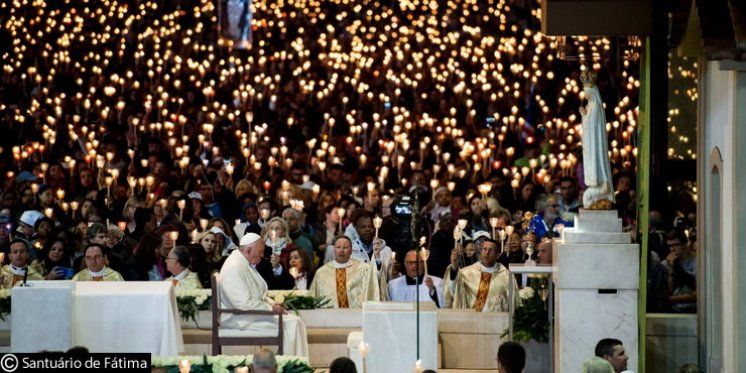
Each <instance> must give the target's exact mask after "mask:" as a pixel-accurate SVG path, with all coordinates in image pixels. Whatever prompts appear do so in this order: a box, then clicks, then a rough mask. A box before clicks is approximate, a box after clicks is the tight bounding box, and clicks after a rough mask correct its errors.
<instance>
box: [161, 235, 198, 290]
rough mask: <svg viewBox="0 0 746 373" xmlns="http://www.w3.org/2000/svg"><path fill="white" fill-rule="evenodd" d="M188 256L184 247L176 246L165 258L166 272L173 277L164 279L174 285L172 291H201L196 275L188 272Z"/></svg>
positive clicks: (189, 260)
mask: <svg viewBox="0 0 746 373" xmlns="http://www.w3.org/2000/svg"><path fill="white" fill-rule="evenodd" d="M191 261H192V258H191V257H190V256H189V252H187V249H186V247H184V246H176V247H174V248H173V249H171V251H170V252H169V253H168V256H166V270H168V272H170V273H171V274H172V275H173V276H171V277H169V278H167V279H166V281H171V283H172V284H173V285H174V290H194V289H202V283H200V282H199V277H198V276H197V274H196V273H194V272H192V271H190V270H189V263H191Z"/></svg>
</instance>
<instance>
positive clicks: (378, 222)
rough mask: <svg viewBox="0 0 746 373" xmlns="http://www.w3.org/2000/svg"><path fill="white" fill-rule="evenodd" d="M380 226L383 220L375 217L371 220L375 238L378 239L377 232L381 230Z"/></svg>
mask: <svg viewBox="0 0 746 373" xmlns="http://www.w3.org/2000/svg"><path fill="white" fill-rule="evenodd" d="M381 225H383V219H381V217H380V216H378V215H376V217H375V218H373V227H375V228H376V238H378V230H379V229H381Z"/></svg>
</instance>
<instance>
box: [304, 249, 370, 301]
mask: <svg viewBox="0 0 746 373" xmlns="http://www.w3.org/2000/svg"><path fill="white" fill-rule="evenodd" d="M333 245H334V260H332V261H331V262H328V263H326V264H324V265H323V266H321V267H320V268H319V269H318V270H317V271H316V275H315V276H314V278H313V282H312V283H311V288H310V289H309V291H310V292H311V295H313V296H323V297H325V298H327V299H329V300H331V304H332V306H333V307H334V308H362V306H363V302H365V301H379V300H381V295H380V290H379V282H378V270H377V268H376V264H375V262H370V263H363V262H361V261H359V260H355V259H352V258H351V256H352V242H351V240H350V239H349V238H348V237H346V236H341V237H337V238H336V239H335V240H334V244H333Z"/></svg>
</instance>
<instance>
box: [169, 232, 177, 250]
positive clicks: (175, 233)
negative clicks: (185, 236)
mask: <svg viewBox="0 0 746 373" xmlns="http://www.w3.org/2000/svg"><path fill="white" fill-rule="evenodd" d="M168 235H169V236H168V237H169V238H170V239H171V241H172V242H173V247H176V240H178V239H179V231H173V232H169V233H168Z"/></svg>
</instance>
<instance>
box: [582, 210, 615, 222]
mask: <svg viewBox="0 0 746 373" xmlns="http://www.w3.org/2000/svg"><path fill="white" fill-rule="evenodd" d="M579 216H580V217H581V218H583V219H584V220H616V219H617V218H619V213H618V212H617V211H616V210H584V209H580V211H579Z"/></svg>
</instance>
